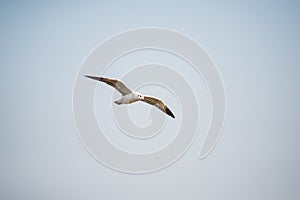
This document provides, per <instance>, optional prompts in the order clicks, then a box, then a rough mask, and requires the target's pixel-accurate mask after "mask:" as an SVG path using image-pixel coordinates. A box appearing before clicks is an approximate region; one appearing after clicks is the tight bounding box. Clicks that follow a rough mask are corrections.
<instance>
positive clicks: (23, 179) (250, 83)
mask: <svg viewBox="0 0 300 200" xmlns="http://www.w3.org/2000/svg"><path fill="white" fill-rule="evenodd" d="M299 10H300V4H299V3H298V2H297V1H248V2H246V1H245V2H241V1H184V2H182V3H175V2H173V1H158V0H157V1H156V0H155V1H147V2H142V1H127V2H126V3H125V1H106V2H101V1H84V2H79V1H65V2H64V3H61V2H59V1H51V2H50V1H49V2H38V1H20V2H18V1H14V2H9V1H7V2H1V3H0V25H1V31H0V33H1V34H0V35H1V37H0V44H1V45H0V66H1V68H0V70H1V71H0V74H1V79H0V91H1V101H0V102H1V104H0V110H1V112H0V119H1V126H0V156H1V157H0V158H1V160H0V199H12V200H13V199H23V200H24V199H31V200H32V199H145V200H146V199H149V200H150V199H209V200H211V199H274V200H275V199H291V200H292V199H295V200H296V199H299V197H300V171H299V169H300V125H299V119H300V109H299V102H300V90H299V86H300V79H299V76H300V68H299V67H300V59H299V52H300V39H299V35H300V13H299ZM145 26H155V27H163V28H169V29H174V30H177V31H180V32H182V33H184V34H186V35H188V36H190V37H192V38H193V39H194V40H196V41H197V42H198V43H200V44H201V45H202V46H203V47H204V48H205V49H206V50H207V52H208V54H209V55H210V56H211V58H212V59H213V60H214V62H215V63H216V65H217V66H218V69H219V71H220V73H221V75H222V78H223V81H224V84H225V87H226V95H227V118H226V123H225V127H224V130H223V133H222V137H221V139H220V141H219V143H218V144H217V146H216V148H215V149H214V151H213V152H212V154H210V156H209V157H207V158H206V159H205V160H198V159H197V157H196V156H197V153H198V150H199V145H200V144H201V137H200V138H199V139H197V140H196V141H195V143H194V144H193V145H192V147H191V148H190V149H189V150H188V151H187V153H186V154H185V155H184V156H183V157H182V158H181V159H180V160H178V161H177V162H176V163H175V164H174V165H172V166H170V167H169V168H166V169H164V170H161V171H159V172H156V173H152V174H145V175H130V174H124V173H119V172H116V171H114V170H111V169H109V168H107V167H105V166H103V165H101V164H100V163H98V162H97V161H96V160H95V159H94V158H92V157H91V156H90V155H89V154H88V153H87V152H86V151H85V149H84V148H83V146H82V145H81V143H80V140H79V138H78V136H77V133H76V129H75V124H74V121H73V115H72V92H73V84H74V81H75V78H76V75H77V72H78V70H79V69H80V66H81V64H82V62H83V61H84V60H85V58H86V57H87V56H88V54H89V52H90V51H91V50H92V49H94V48H95V47H96V46H97V45H98V44H99V43H101V42H102V41H104V40H105V39H106V38H108V37H110V36H111V35H114V34H117V33H119V32H121V31H125V30H128V29H132V28H137V27H145ZM106 89H107V88H106ZM107 90H108V89H107Z"/></svg>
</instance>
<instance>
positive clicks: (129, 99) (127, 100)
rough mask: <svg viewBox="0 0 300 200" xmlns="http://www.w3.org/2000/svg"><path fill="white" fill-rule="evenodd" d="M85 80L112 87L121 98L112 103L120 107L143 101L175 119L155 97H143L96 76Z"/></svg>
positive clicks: (122, 84)
mask: <svg viewBox="0 0 300 200" xmlns="http://www.w3.org/2000/svg"><path fill="white" fill-rule="evenodd" d="M86 77H87V78H90V79H94V80H97V81H101V82H104V83H106V84H108V85H110V86H112V87H114V88H115V89H116V90H118V91H119V92H120V93H121V94H122V97H121V98H120V99H118V100H116V101H115V102H114V103H116V104H118V105H121V104H131V103H134V102H137V101H143V102H146V103H148V104H151V105H153V106H155V107H157V108H159V109H160V110H161V111H163V112H164V113H166V114H167V115H169V116H171V117H172V118H175V116H174V114H173V113H172V112H171V110H170V109H169V108H168V107H167V106H166V105H165V104H164V103H163V102H162V101H161V100H160V99H157V98H155V97H150V96H145V95H142V94H140V93H138V92H134V91H131V90H130V89H129V88H128V87H127V86H126V85H125V84H124V83H122V82H121V81H119V80H117V79H109V78H103V77H96V76H87V75H86Z"/></svg>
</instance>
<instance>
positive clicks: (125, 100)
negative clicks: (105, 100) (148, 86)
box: [115, 92, 140, 105]
mask: <svg viewBox="0 0 300 200" xmlns="http://www.w3.org/2000/svg"><path fill="white" fill-rule="evenodd" d="M139 100H140V99H139V97H138V94H136V93H135V92H132V93H130V94H126V95H123V96H122V97H121V98H120V99H118V100H117V101H115V103H116V104H118V105H121V104H131V103H134V102H136V101H139Z"/></svg>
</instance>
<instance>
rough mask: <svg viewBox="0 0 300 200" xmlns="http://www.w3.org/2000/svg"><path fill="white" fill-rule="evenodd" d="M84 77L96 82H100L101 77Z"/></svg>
mask: <svg viewBox="0 0 300 200" xmlns="http://www.w3.org/2000/svg"><path fill="white" fill-rule="evenodd" d="M84 76H85V77H87V78H90V79H93V80H96V81H100V80H101V77H97V76H90V75H84Z"/></svg>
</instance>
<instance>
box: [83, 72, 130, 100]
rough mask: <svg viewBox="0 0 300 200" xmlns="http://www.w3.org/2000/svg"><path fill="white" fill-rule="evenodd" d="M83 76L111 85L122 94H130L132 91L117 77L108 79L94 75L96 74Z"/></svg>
mask: <svg viewBox="0 0 300 200" xmlns="http://www.w3.org/2000/svg"><path fill="white" fill-rule="evenodd" d="M85 77H87V78H90V79H94V80H96V81H101V82H104V83H106V84H108V85H110V86H112V87H114V88H115V89H116V90H118V91H119V92H120V93H121V94H122V95H126V94H130V93H132V91H131V90H130V89H129V88H128V87H127V86H126V85H125V84H124V83H122V82H121V81H119V80H117V79H110V78H103V77H96V76H88V75H85Z"/></svg>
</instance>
